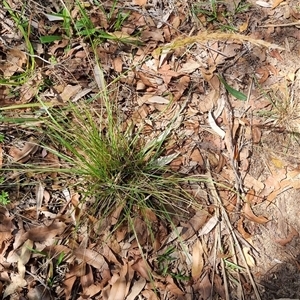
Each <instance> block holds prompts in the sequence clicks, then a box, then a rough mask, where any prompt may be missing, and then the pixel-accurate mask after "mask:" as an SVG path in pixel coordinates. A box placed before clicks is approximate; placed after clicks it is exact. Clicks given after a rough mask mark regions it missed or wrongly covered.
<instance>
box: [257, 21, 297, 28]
mask: <svg viewBox="0 0 300 300" xmlns="http://www.w3.org/2000/svg"><path fill="white" fill-rule="evenodd" d="M297 25H300V21H298V22H292V23H286V24H267V25H261V26H258V27H260V28H267V27H288V26H297Z"/></svg>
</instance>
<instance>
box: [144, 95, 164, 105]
mask: <svg viewBox="0 0 300 300" xmlns="http://www.w3.org/2000/svg"><path fill="white" fill-rule="evenodd" d="M146 103H157V104H169V103H170V100H168V99H166V98H164V97H161V96H153V97H150V98H149V99H147V101H146Z"/></svg>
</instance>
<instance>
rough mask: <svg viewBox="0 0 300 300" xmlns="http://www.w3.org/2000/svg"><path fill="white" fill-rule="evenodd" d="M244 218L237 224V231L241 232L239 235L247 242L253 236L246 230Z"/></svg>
mask: <svg viewBox="0 0 300 300" xmlns="http://www.w3.org/2000/svg"><path fill="white" fill-rule="evenodd" d="M243 221H244V218H243V217H242V216H241V217H240V219H239V220H238V222H237V229H238V231H239V233H240V234H241V235H242V237H243V238H244V239H245V240H247V239H249V238H250V237H251V234H250V233H248V232H247V231H246V230H245V229H244V223H243Z"/></svg>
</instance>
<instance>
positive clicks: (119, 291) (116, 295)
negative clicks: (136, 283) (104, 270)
mask: <svg viewBox="0 0 300 300" xmlns="http://www.w3.org/2000/svg"><path fill="white" fill-rule="evenodd" d="M126 285H127V284H126V278H125V276H120V277H119V278H118V279H117V281H116V282H115V283H114V284H113V285H112V287H111V290H110V293H109V297H108V300H124V299H125V297H126Z"/></svg>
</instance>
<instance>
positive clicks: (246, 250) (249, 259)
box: [243, 247, 255, 267]
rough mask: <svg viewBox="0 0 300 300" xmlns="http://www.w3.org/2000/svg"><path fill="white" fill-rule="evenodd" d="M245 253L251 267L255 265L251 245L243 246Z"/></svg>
mask: <svg viewBox="0 0 300 300" xmlns="http://www.w3.org/2000/svg"><path fill="white" fill-rule="evenodd" d="M243 253H244V256H245V259H246V262H247V265H248V266H249V267H254V266H255V261H254V258H253V257H252V256H251V255H250V248H249V247H243Z"/></svg>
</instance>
